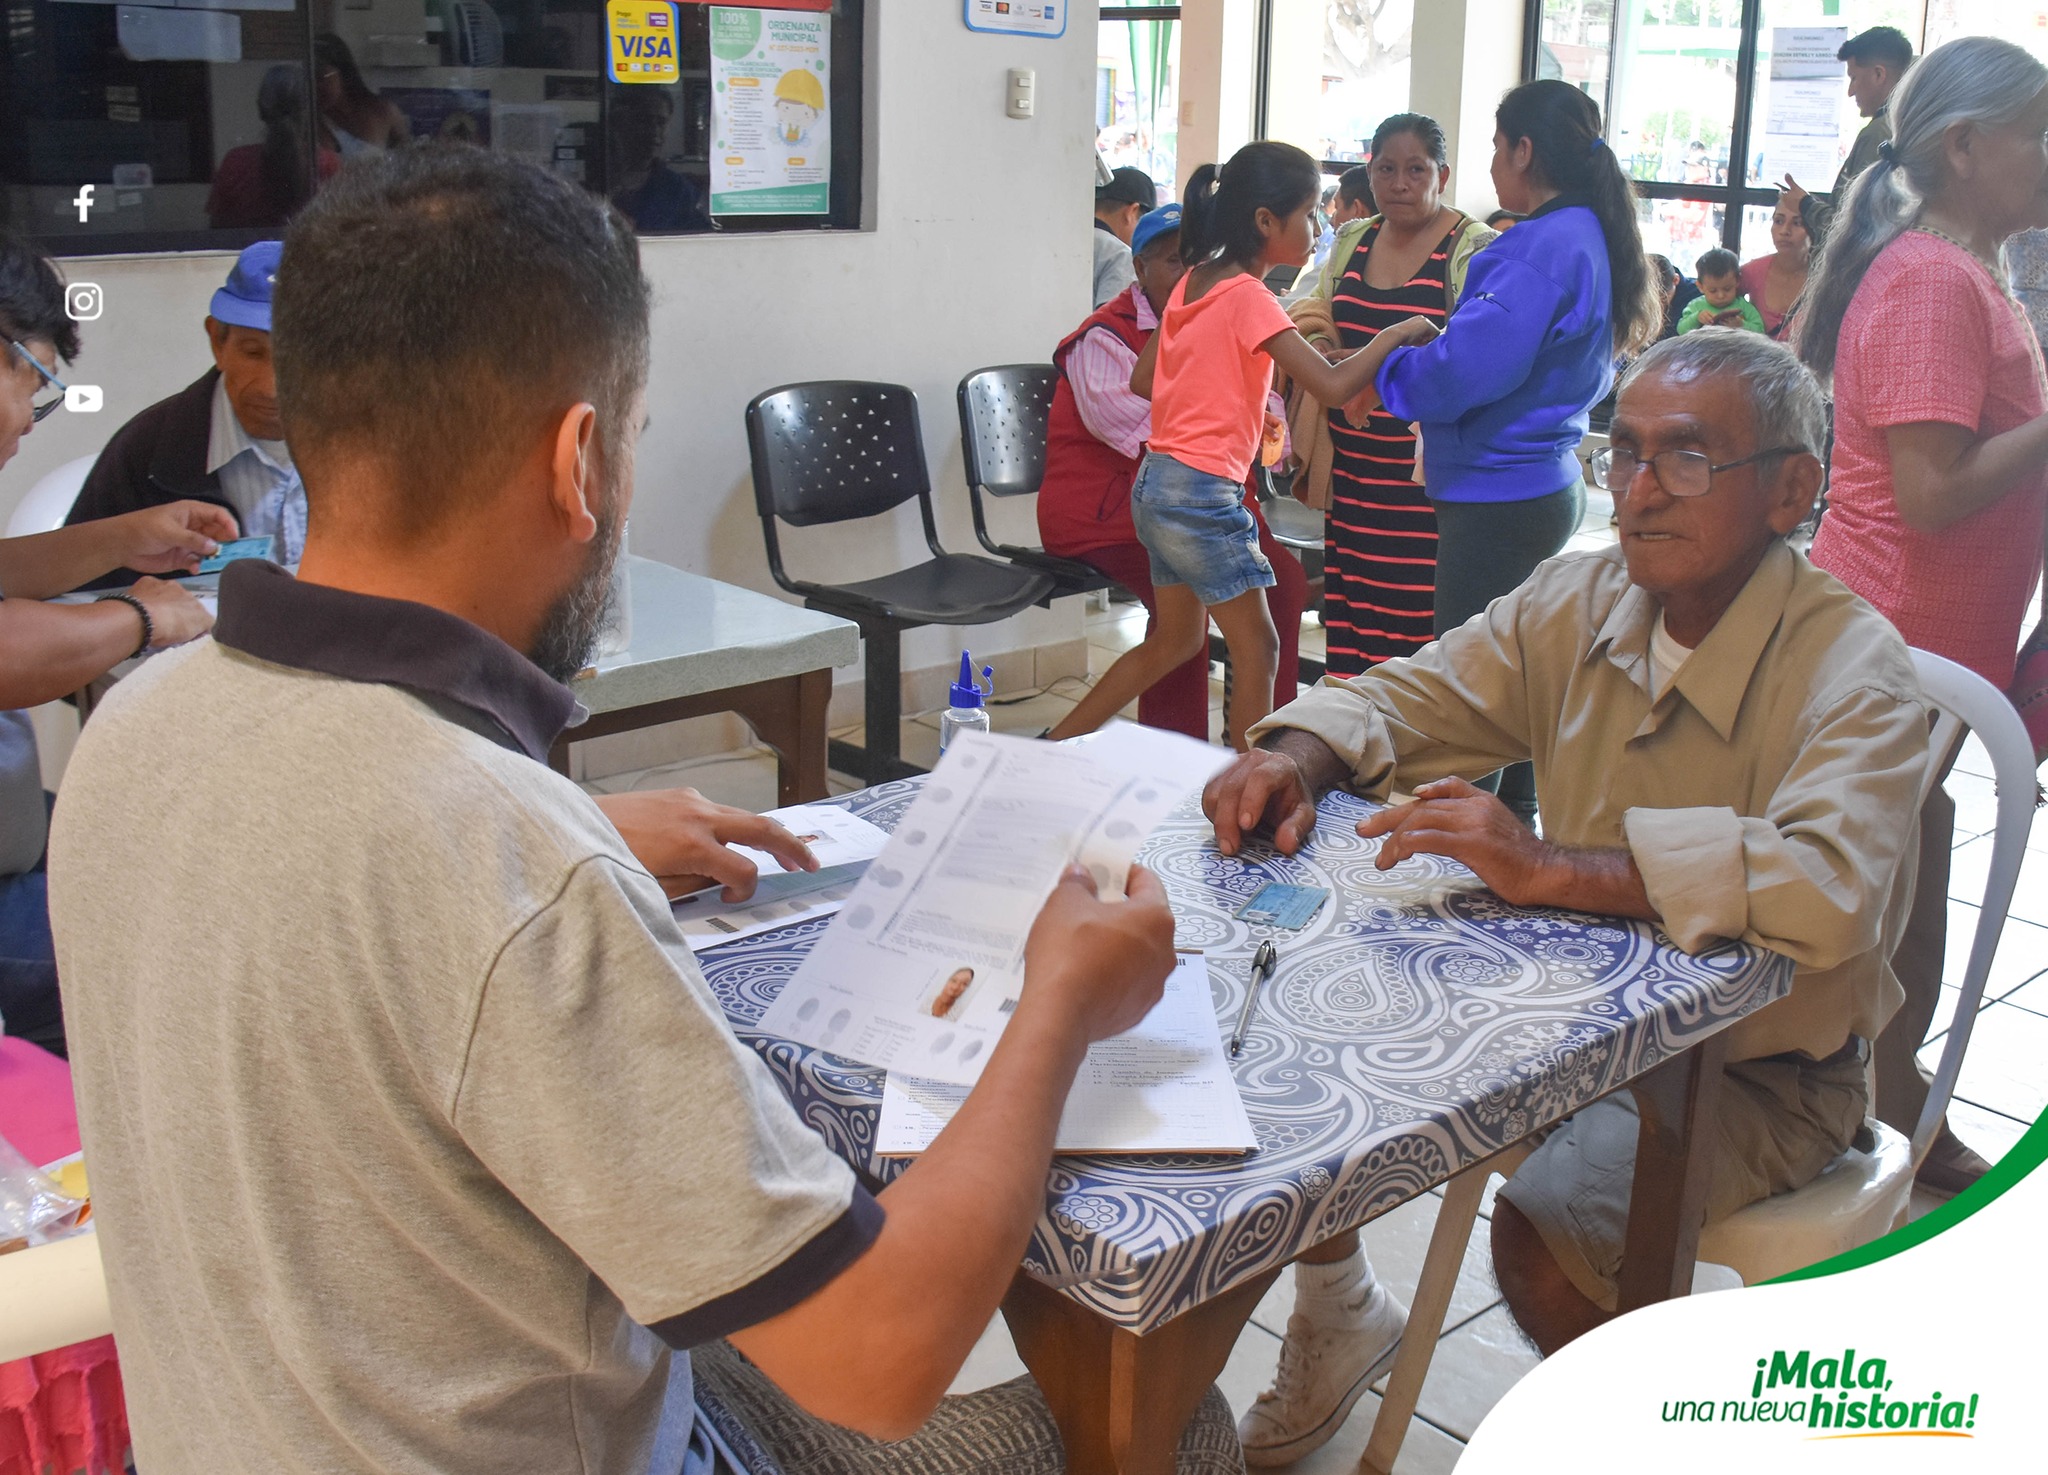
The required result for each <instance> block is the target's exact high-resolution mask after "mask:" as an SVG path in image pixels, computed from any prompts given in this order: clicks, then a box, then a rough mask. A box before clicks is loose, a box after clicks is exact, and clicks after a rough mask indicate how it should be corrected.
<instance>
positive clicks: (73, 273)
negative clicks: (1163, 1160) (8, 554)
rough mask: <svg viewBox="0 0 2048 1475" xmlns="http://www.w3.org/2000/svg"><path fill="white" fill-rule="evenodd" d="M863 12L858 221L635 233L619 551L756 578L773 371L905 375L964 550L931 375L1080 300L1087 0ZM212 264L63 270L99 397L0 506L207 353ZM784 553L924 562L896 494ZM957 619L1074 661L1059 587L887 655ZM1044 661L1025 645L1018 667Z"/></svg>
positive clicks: (1068, 314) (47, 446)
mask: <svg viewBox="0 0 2048 1475" xmlns="http://www.w3.org/2000/svg"><path fill="white" fill-rule="evenodd" d="M867 27H868V47H869V68H868V75H867V90H868V99H869V113H870V127H869V132H868V145H867V146H868V152H869V155H870V158H871V159H872V161H873V170H872V174H871V177H870V181H869V187H868V190H867V195H866V209H867V215H868V219H869V220H870V221H871V222H872V224H873V227H874V228H873V229H872V230H864V231H861V232H857V233H855V232H844V233H829V234H827V233H809V232H803V233H791V234H786V235H772V236H761V235H752V236H735V237H717V236H710V237H678V238H670V239H657V240H650V241H648V242H647V243H646V244H645V247H644V253H643V254H644V260H645V263H646V269H647V273H648V275H649V277H650V278H651V279H652V280H653V282H654V284H655V288H656V293H657V306H656V309H655V321H654V345H655V346H654V365H653V375H652V380H651V383H650V386H649V410H650V414H651V416H652V424H651V425H650V426H649V428H648V431H647V434H646V437H645V438H644V439H643V440H642V442H641V446H640V453H639V468H640V469H639V489H638V493H637V496H636V500H635V505H634V509H633V547H634V551H635V552H638V553H642V554H645V555H647V556H649V557H654V558H659V559H661V560H663V561H665V562H668V563H673V564H675V565H677V566H679V567H682V568H686V569H691V570H694V571H696V572H699V573H704V574H710V575H712V576H715V577H717V578H720V579H725V580H729V581H731V582H733V583H737V584H744V585H747V586H750V587H752V588H756V589H762V590H771V589H772V588H773V585H772V584H771V582H770V580H769V577H768V569H767V563H766V560H765V558H764V556H763V554H762V548H761V532H760V523H759V521H758V520H757V518H756V517H755V514H754V504H753V493H752V488H751V483H750V481H749V479H748V474H747V447H746V435H745V430H744V426H743V423H742V412H743V411H744V409H745V406H746V402H747V400H748V399H749V398H751V397H752V396H753V395H755V394H756V393H758V392H760V391H761V390H764V389H767V388H770V387H772V386H774V385H777V384H782V383H786V382H789V381H791V380H798V379H823V378H838V377H844V378H863V379H883V380H893V381H897V382H900V383H904V384H908V385H910V386H911V387H912V388H913V389H915V390H916V391H917V394H918V397H919V399H920V401H921V403H922V408H923V416H924V431H925V442H926V446H927V449H928V451H929V457H930V462H931V465H932V471H933V478H934V484H935V488H936V493H937V497H938V501H939V504H940V508H941V515H940V533H941V538H942V541H944V542H945V544H946V545H947V546H948V547H949V548H952V549H955V550H965V549H969V548H972V547H973V546H974V535H973V529H972V525H971V523H970V521H969V517H968V511H967V494H966V490H965V487H964V484H963V483H962V480H961V461H960V446H959V441H960V433H959V425H958V418H957V414H956V412H955V409H954V399H953V391H954V386H955V385H956V384H957V383H958V382H959V380H960V378H961V377H962V375H964V374H965V373H967V372H968V371H969V370H971V369H975V368H979V367H982V366H984V365H988V364H1001V363H1011V362H1024V361H1032V362H1042V361H1044V360H1045V359H1046V358H1047V357H1048V356H1049V355H1050V353H1051V351H1052V348H1053V345H1054V344H1055V343H1057V342H1058V341H1059V339H1060V338H1061V336H1063V335H1064V334H1065V333H1066V332H1068V331H1069V330H1070V329H1071V328H1072V327H1073V326H1074V325H1075V324H1076V323H1077V322H1079V321H1080V319H1081V318H1082V317H1083V316H1084V315H1085V314H1086V313H1087V311H1088V299H1089V282H1090V270H1091V267H1090V250H1091V248H1090V240H1089V230H1088V221H1089V218H1090V214H1091V210H1090V206H1091V203H1092V190H1093V175H1092V172H1091V171H1092V164H1091V162H1090V151H1091V149H1092V147H1093V137H1094V135H1093V128H1092V126H1091V125H1092V121H1093V108H1094V68H1095V39H1096V38H1095V30H1096V26H1095V7H1094V6H1093V5H1092V4H1091V5H1085V6H1077V7H1075V9H1074V11H1073V14H1072V17H1071V20H1070V22H1069V25H1068V28H1067V34H1066V36H1065V37H1064V38H1062V39H1061V40H1058V41H1044V40H1038V39H1031V38H1013V37H1000V36H990V35H983V34H978V33H975V32H971V31H969V30H967V29H966V27H965V26H964V25H963V24H962V20H961V5H960V0H868V5H867ZM1013 66H1028V67H1032V68H1035V69H1036V71H1037V73H1038V110H1037V111H1038V115H1037V117H1035V118H1033V119H1031V120H1029V121H1017V120H1012V119H1010V118H1007V117H1005V116H1004V114H1003V103H1004V88H1005V74H1006V71H1007V69H1008V68H1010V67H1013ZM228 264H229V259H228V257H227V256H225V255H222V254H216V253H194V254H189V255H175V256H163V257H148V258H138V257H128V258H100V259H78V260H73V261H70V262H67V263H66V264H65V269H66V272H67V274H68V275H69V276H70V277H71V278H72V279H73V280H83V281H97V282H98V283H100V285H101V286H102V287H103V288H104V289H105V292H106V299H107V303H108V306H107V311H106V316H105V317H104V318H103V319H102V320H101V321H99V322H98V323H95V324H92V325H90V326H89V327H88V329H87V331H86V335H85V348H84V353H83V356H82V357H81V359H80V362H79V365H78V377H79V378H80V379H82V380H83V381H85V382H97V383H99V384H101V385H103V386H104V388H105V389H106V394H107V407H106V410H105V411H104V412H103V413H101V414H99V415H97V416H83V415H71V414H60V415H57V416H54V417H52V418H51V419H50V420H47V421H45V422H44V423H43V424H42V425H41V426H39V427H37V429H36V431H35V433H34V434H33V435H31V436H30V437H29V438H28V439H27V440H26V441H25V442H24V443H23V446H22V451H21V454H20V456H19V457H17V459H16V460H15V462H14V463H13V464H12V465H11V466H9V467H8V468H7V470H6V472H5V473H4V474H0V518H4V516H5V514H6V512H7V511H9V510H11V509H12V507H13V505H14V502H15V501H16V500H17V499H18V498H19V497H20V495H21V494H22V492H23V491H25V490H26V489H27V488H28V487H29V486H30V485H31V484H32V483H33V482H34V480H35V479H36V478H37V477H38V476H39V475H41V474H42V472H44V471H46V470H48V469H49V468H51V467H53V466H55V465H57V464H59V463H61V462H63V461H67V460H69V459H71V458H72V457H74V456H78V455H82V454H89V453H91V452H93V451H95V450H96V449H97V448H98V446H99V445H100V444H101V443H102V442H103V441H104V440H105V438H106V437H107V436H109V435H111V434H112V433H113V431H114V430H115V429H116V428H118V427H119V426H120V425H121V424H122V423H123V422H124V421H125V420H126V419H127V418H128V417H129V416H130V415H132V414H134V413H135V412H136V411H138V410H140V409H142V408H143V407H144V406H146V405H148V404H150V403H152V402H153V401H155V400H157V399H159V398H162V397H163V396H165V395H167V394H170V393H172V392H173V391H175V390H177V389H178V388H180V387H182V386H183V385H185V384H187V383H189V382H190V381H191V380H192V379H193V378H195V377H196V376H197V375H198V374H199V373H200V372H201V371H202V370H203V369H204V368H205V367H206V364H207V362H208V357H207V350H206V342H205V335H204V333H203V332H202V330H201V328H200V322H201V320H202V319H203V318H204V317H205V315H206V304H207V299H208V297H209V296H210V295H211V293H212V292H213V289H214V288H215V287H217V286H218V285H219V284H220V281H221V279H222V277H223V276H224V275H225V274H226V271H227V267H228ZM477 306H478V310H479V311H493V310H507V309H508V308H510V309H513V310H516V305H512V304H491V303H479V304H477ZM997 531H998V533H999V534H1002V535H1004V536H1007V537H1008V538H1010V539H1011V540H1013V541H1028V542H1036V541H1037V538H1036V532H1035V529H1034V527H1033V524H1032V519H1031V514H1030V512H1029V510H1028V507H1027V508H1014V507H1005V508H1001V509H1000V510H999V513H998V528H997ZM783 546H784V551H785V554H786V556H787V559H788V562H789V565H790V567H791V569H792V571H793V572H795V573H797V574H798V575H800V576H806V575H807V576H810V577H813V578H816V579H820V580H825V581H831V582H840V581H844V580H848V579H856V578H866V577H872V576H874V575H876V574H881V573H886V572H889V571H890V570H892V569H894V568H897V567H901V566H903V565H905V564H907V563H909V562H911V561H913V560H915V559H919V558H921V557H923V556H925V555H924V552H923V539H922V536H921V534H920V532H919V530H918V525H917V514H916V511H915V508H914V507H904V508H900V509H898V511H897V513H896V514H895V515H894V517H893V518H892V519H890V520H889V521H888V523H887V524H886V525H883V526H877V527H872V528H868V527H863V528H860V529H857V530H855V531H852V532H835V531H832V530H829V529H809V530H803V531H798V530H792V529H785V530H784V545H783ZM962 635H965V636H966V638H968V639H970V640H971V641H972V642H973V644H974V646H975V649H976V652H977V654H979V653H980V652H981V651H982V650H983V649H986V650H987V651H989V652H990V653H992V654H993V653H995V652H999V651H1005V650H1009V651H1023V650H1028V649H1029V648H1032V647H1050V648H1053V649H1050V650H1047V652H1046V654H1047V655H1048V657H1049V658H1050V657H1054V656H1055V654H1056V653H1059V658H1061V659H1064V658H1067V657H1071V658H1072V659H1074V660H1077V661H1080V662H1082V663H1083V669H1085V649H1086V648H1085V644H1084V643H1083V641H1082V632H1081V613H1080V603H1079V601H1078V600H1066V601H1063V602H1062V603H1061V605H1059V606H1058V607H1056V608H1054V609H1052V610H1050V611H1047V610H1037V609H1034V610H1027V611H1026V612H1025V613H1024V614H1023V615H1020V616H1018V617H1017V618H1015V619H1013V620H1010V621H1006V622H1004V624H1003V625H1001V626H998V627H994V628H991V629H987V630H977V631H967V632H959V631H954V630H950V629H941V630H934V629H927V630H919V631H913V632H911V633H910V634H909V635H907V636H906V637H905V641H904V668H905V670H906V671H907V672H909V671H915V670H917V669H919V668H926V667H929V668H932V669H933V670H935V671H936V670H937V669H938V668H940V667H941V666H943V665H944V663H945V662H946V661H947V659H948V657H949V656H950V658H951V659H952V660H954V661H957V659H958V651H959V644H958V642H959V641H960V639H961V637H962ZM1056 663H1057V662H1056V661H1055V660H1050V659H1049V660H1041V661H1039V662H1038V663H1037V667H1036V669H1037V673H1038V679H1039V680H1041V681H1042V680H1045V679H1048V675H1049V674H1050V668H1051V667H1052V666H1053V665H1055V664H1056ZM1006 666H1007V668H1008V669H1007V670H1005V667H1006ZM1030 669H1031V661H1030V659H1029V658H1028V657H1025V658H1024V659H1023V660H1021V661H1018V660H1013V661H1011V662H1007V663H1004V662H998V672H999V676H1001V677H1003V678H1005V680H1004V684H1005V686H1006V687H1010V688H1014V687H1016V686H1019V685H1025V684H1029V675H1028V673H1029V671H1030ZM840 674H841V680H842V682H844V681H847V680H849V679H853V678H854V677H855V676H857V673H855V672H841V673H840ZM937 700H943V697H942V696H941V697H939V698H937Z"/></svg>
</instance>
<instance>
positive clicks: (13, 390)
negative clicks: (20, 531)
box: [0, 234, 235, 1054]
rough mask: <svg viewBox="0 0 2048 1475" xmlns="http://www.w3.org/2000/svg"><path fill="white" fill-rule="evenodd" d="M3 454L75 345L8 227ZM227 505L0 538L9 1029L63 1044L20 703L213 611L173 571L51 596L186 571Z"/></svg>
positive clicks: (2, 996) (1, 949) (37, 812)
mask: <svg viewBox="0 0 2048 1475" xmlns="http://www.w3.org/2000/svg"><path fill="white" fill-rule="evenodd" d="M0 339H4V344H0V465H5V464H6V463H7V462H9V461H11V460H13V459H14V453H15V452H16V451H17V450H19V449H20V448H21V438H22V437H23V436H24V435H27V434H28V433H29V431H30V430H31V429H33V428H34V427H35V426H36V425H37V424H38V423H40V422H41V421H43V420H45V419H48V418H49V416H50V415H51V414H52V413H53V412H54V411H56V410H58V409H61V408H62V407H63V404H64V389H65V386H64V381H63V380H62V379H60V378H58V377H57V365H58V362H59V360H60V358H61V359H63V360H67V361H68V360H69V359H71V358H73V357H75V356H76V355H77V353H78V325H77V324H76V323H73V322H72V321H71V319H70V318H68V317H67V316H65V313H64V284H63V281H62V280H61V279H60V278H59V277H58V275H57V271H56V268H55V267H53V266H52V265H51V264H50V263H49V262H48V261H47V260H46V259H44V258H43V257H42V256H41V255H39V254H38V253H37V252H36V251H34V250H33V249H31V248H30V247H29V246H27V245H26V244H24V243H23V242H21V241H19V240H17V239H15V238H14V237H12V236H8V235H4V234H0ZM234 535H235V525H234V519H233V518H232V517H230V516H229V514H228V513H227V511H226V510H225V509H224V508H220V507H215V506H212V505H210V504H208V503H205V502H174V503H171V504H169V505H167V506H163V507H151V508H148V509H146V510H144V511H141V512H132V513H129V514H127V515H126V516H123V517H109V518H106V519H103V520H102V521H99V522H86V523H80V524H78V525H77V526H76V527H67V528H58V529H57V530H55V531H54V532H47V533H37V534H34V535H32V536H29V537H22V538H0V1021H4V1022H5V1024H6V1030H7V1033H8V1034H11V1035H20V1036H23V1037H25V1038H27V1039H29V1040H32V1041H34V1042H35V1043H36V1044H39V1045H43V1046H45V1047H47V1048H50V1049H54V1050H56V1051H57V1052H58V1053H59V1054H61V1053H63V1048H64V1019H63V1013H62V1011H61V1009H60V1007H59V1005H58V1000H57V963H56V955H55V952H54V951H53V949H52V947H51V944H50V917H49V907H48V901H47V892H46V889H45V887H46V883H45V879H44V875H43V868H42V867H43V841H44V838H45V834H46V831H47V828H48V824H49V808H48V800H47V799H46V798H45V796H44V794H43V783H42V776H41V767H40V764H39V763H38V761H37V757H36V740H35V731H34V729H33V728H32V727H31V726H30V725H29V720H28V713H27V712H25V711H19V710H14V709H18V708H23V707H33V706H38V705H40V704H41V703H43V702H51V701H56V700H57V699H59V698H60V697H65V696H69V695H70V694H71V693H73V692H75V691H77V690H79V689H80V688H81V687H83V686H85V685H86V684H87V683H89V682H91V681H92V680H94V679H95V678H96V677H99V676H103V675H105V674H106V673H107V671H109V670H110V669H112V668H113V667H114V666H116V665H118V664H120V663H121V662H122V661H124V660H126V659H127V658H128V657H130V656H134V655H140V654H141V653H142V652H143V651H144V650H147V649H153V648H159V647H162V646H167V645H178V644H181V643H182V642H184V641H187V640H190V639H192V638H193V637H194V636H196V635H203V634H205V633H206V631H207V629H208V628H209V627H210V626H211V625H212V624H213V616H212V615H210V614H208V613H207V611H206V607H205V606H204V605H202V604H201V603H200V602H199V601H198V600H197V599H195V598H193V597H192V595H190V594H189V593H187V592H186V591H185V590H184V589H182V588H180V587H179V586H178V585H176V584H172V583H167V582H166V581H164V580H162V579H155V578H146V579H141V580H138V581H137V582H136V583H135V584H134V585H133V586H132V587H131V588H129V589H126V590H123V591H122V592H120V593H118V594H113V595H109V596H107V597H106V598H105V599H102V600H99V601H98V602H96V603H92V604H62V605H60V604H45V603H42V602H41V601H43V600H45V599H47V598H49V597H50V596H51V595H54V594H62V593H64V592H65V591H66V590H69V589H75V588H77V587H78V586H79V585H80V584H83V583H86V582H87V581H88V580H92V579H97V578H99V577H100V576H101V575H102V574H106V573H110V572H112V571H113V570H115V569H117V568H138V569H148V570H151V571H153V572H155V573H166V574H168V573H190V572H192V571H194V570H195V569H196V568H197V567H198V564H199V560H200V559H202V558H204V557H205V556H206V555H207V554H209V553H212V552H213V551H214V548H215V546H216V544H215V540H216V539H219V538H232V537H233V536H234Z"/></svg>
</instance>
